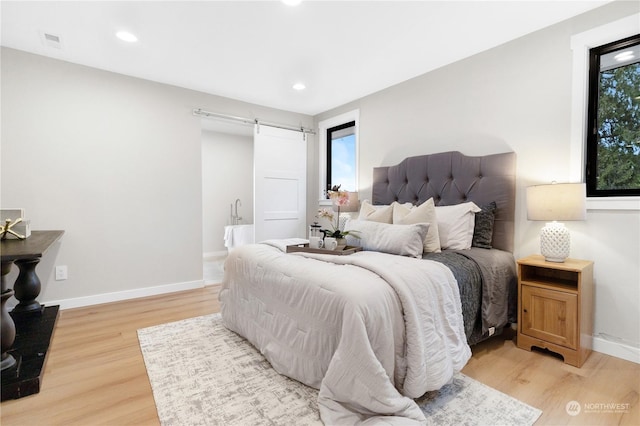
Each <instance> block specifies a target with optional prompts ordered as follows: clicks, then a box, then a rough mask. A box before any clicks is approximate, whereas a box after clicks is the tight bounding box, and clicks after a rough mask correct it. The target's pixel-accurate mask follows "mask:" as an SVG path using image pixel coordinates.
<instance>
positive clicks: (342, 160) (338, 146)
mask: <svg viewBox="0 0 640 426" xmlns="http://www.w3.org/2000/svg"><path fill="white" fill-rule="evenodd" d="M326 143H327V174H326V176H327V181H326V185H325V189H331V187H332V186H334V185H340V189H342V190H344V191H351V192H354V191H356V190H357V188H356V122H355V121H350V122H348V123H344V124H340V125H338V126H335V127H331V128H329V129H327V141H326Z"/></svg>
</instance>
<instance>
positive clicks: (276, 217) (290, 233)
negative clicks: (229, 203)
mask: <svg viewBox="0 0 640 426" xmlns="http://www.w3.org/2000/svg"><path fill="white" fill-rule="evenodd" d="M253 149H254V155H253V161H254V191H253V197H254V205H253V206H254V224H255V241H256V242H260V241H264V240H268V239H273V238H292V237H299V238H305V236H306V202H307V201H306V199H307V197H306V190H307V142H306V138H305V135H304V133H302V132H299V131H294V130H286V129H280V128H276V127H270V126H266V125H260V124H257V125H256V126H255V128H254V148H253Z"/></svg>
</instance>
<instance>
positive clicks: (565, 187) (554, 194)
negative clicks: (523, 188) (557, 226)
mask: <svg viewBox="0 0 640 426" xmlns="http://www.w3.org/2000/svg"><path fill="white" fill-rule="evenodd" d="M586 200H587V198H586V185H585V184H584V183H556V184H551V185H537V186H530V187H528V188H527V219H529V220H544V221H547V220H562V221H566V220H585V219H586V216H587V206H586V203H587V201H586Z"/></svg>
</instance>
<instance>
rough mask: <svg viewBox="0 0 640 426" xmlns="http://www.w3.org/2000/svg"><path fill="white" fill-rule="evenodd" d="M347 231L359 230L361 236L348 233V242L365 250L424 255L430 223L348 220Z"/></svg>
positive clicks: (416, 255)
mask: <svg viewBox="0 0 640 426" xmlns="http://www.w3.org/2000/svg"><path fill="white" fill-rule="evenodd" d="M344 228H345V231H357V235H358V237H360V238H354V237H352V236H351V235H347V244H348V245H354V246H361V247H362V249H363V250H371V251H380V252H383V253H390V254H398V255H400V256H410V257H422V250H423V246H424V236H425V235H426V234H427V231H428V230H429V224H428V223H415V224H412V225H392V224H390V223H381V222H372V221H369V220H351V219H350V220H348V221H347V223H346V225H345V227H344Z"/></svg>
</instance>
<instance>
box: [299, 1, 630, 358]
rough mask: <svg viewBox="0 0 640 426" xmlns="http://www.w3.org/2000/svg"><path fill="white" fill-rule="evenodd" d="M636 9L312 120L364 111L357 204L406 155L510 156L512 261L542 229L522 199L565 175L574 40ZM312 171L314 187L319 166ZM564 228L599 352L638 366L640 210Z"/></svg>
mask: <svg viewBox="0 0 640 426" xmlns="http://www.w3.org/2000/svg"><path fill="white" fill-rule="evenodd" d="M639 8H640V4H639V3H637V2H615V3H612V4H609V5H606V6H604V7H602V8H600V9H596V10H595V11H592V12H589V13H587V14H584V15H581V16H579V17H576V18H574V19H572V20H569V21H566V22H563V23H560V24H558V25H555V26H553V27H550V28H547V29H544V30H542V31H538V32H536V33H533V34H531V35H528V36H525V37H522V38H520V39H518V40H515V41H512V42H510V43H507V44H504V45H502V46H499V47H496V48H494V49H491V50H489V51H486V52H483V53H480V54H478V55H475V56H473V57H471V58H468V59H465V60H462V61H459V62H457V63H454V64H451V65H449V66H446V67H443V68H441V69H438V70H435V71H433V72H430V73H427V74H424V75H422V76H420V77H417V78H415V79H412V80H409V81H407V82H405V83H402V84H399V85H396V86H394V87H391V88H389V89H386V90H382V91H380V92H377V93H374V94H372V95H370V96H367V97H365V98H362V99H360V100H358V101H356V102H352V103H349V104H348V105H344V106H342V107H340V108H336V109H334V110H332V111H328V112H325V113H323V114H320V115H318V116H316V117H315V120H316V122H319V121H322V120H325V119H327V118H330V117H333V116H335V115H338V114H340V113H342V112H345V111H349V110H352V109H356V108H358V109H359V110H360V158H359V160H360V169H359V183H360V191H361V193H362V194H361V198H370V196H371V180H372V168H373V167H375V166H379V165H392V164H396V163H397V162H399V161H400V160H402V159H403V158H405V157H407V156H410V155H420V154H426V153H434V152H439V151H448V150H458V151H461V152H463V153H465V154H468V155H480V154H491V153H497V152H503V151H514V152H516V154H517V205H516V237H515V247H516V249H515V255H516V256H517V257H523V256H527V255H529V254H532V253H539V238H538V233H539V229H540V228H541V227H542V226H543V224H542V223H539V222H530V221H528V220H527V219H526V211H525V195H524V193H525V188H526V187H527V186H529V185H531V184H534V183H542V182H545V183H548V182H551V181H552V180H556V181H558V182H566V181H568V179H569V177H570V168H571V167H570V133H571V126H570V125H571V82H572V51H571V48H570V39H571V36H572V35H573V34H577V33H580V32H582V31H586V30H588V29H590V28H593V27H596V26H599V25H603V24H605V23H608V22H611V21H614V20H617V19H619V18H622V17H624V16H628V15H631V14H633V13H638V10H639ZM639 25H640V24H639ZM424 54H428V52H424ZM315 151H316V152H317V148H316V150H315ZM312 173H313V174H312V175H311V178H312V179H315V182H316V183H315V185H317V175H318V172H317V165H316V170H315V171H314V172H312ZM567 225H568V226H569V228H570V229H571V231H572V233H573V239H572V252H571V255H572V257H576V258H583V259H592V260H594V261H595V281H596V295H595V307H594V310H595V332H594V334H595V337H596V339H595V347H596V349H598V350H600V351H603V352H607V353H611V354H614V355H617V356H621V357H625V358H627V359H633V360H635V361H636V362H640V285H639V284H640V212H638V211H637V210H635V211H615V210H590V211H588V213H587V221H585V222H572V223H568V224H567Z"/></svg>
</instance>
